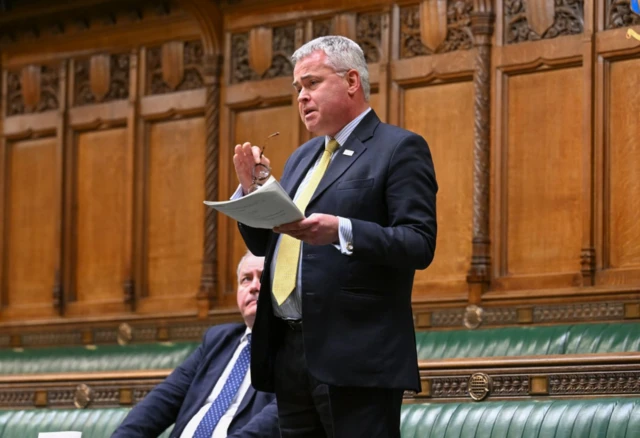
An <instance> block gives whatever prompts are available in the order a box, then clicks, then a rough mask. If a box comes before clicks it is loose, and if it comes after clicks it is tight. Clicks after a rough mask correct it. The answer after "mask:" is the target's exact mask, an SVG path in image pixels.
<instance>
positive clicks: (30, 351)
mask: <svg viewBox="0 0 640 438" xmlns="http://www.w3.org/2000/svg"><path fill="white" fill-rule="evenodd" d="M198 345H199V343H197V342H179V343H154V344H130V345H123V346H121V345H99V346H91V347H52V348H26V349H24V350H22V349H18V350H14V349H4V350H0V374H41V373H63V372H64V373H72V372H91V371H124V370H129V371H130V370H152V369H165V368H166V369H173V368H175V367H177V366H178V365H180V364H181V363H182V362H184V360H185V359H186V358H187V357H188V356H189V354H190V353H191V352H192V351H193V350H195V349H196V348H197V347H198Z"/></svg>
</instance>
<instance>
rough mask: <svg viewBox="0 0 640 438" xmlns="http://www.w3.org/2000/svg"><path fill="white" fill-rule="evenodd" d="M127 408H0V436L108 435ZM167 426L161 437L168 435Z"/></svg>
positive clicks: (88, 437)
mask: <svg viewBox="0 0 640 438" xmlns="http://www.w3.org/2000/svg"><path fill="white" fill-rule="evenodd" d="M128 412H129V408H114V409H86V410H80V409H33V410H17V411H0V437H2V438H37V436H38V433H39V432H62V431H67V430H71V431H77V432H82V438H109V437H110V436H111V434H112V433H113V431H114V430H115V429H116V427H118V425H119V424H120V423H121V422H122V420H124V417H125V416H126V415H127V413H128ZM172 428H173V427H170V428H169V429H167V430H166V431H165V432H164V433H163V434H162V435H160V437H162V438H167V437H169V434H170V433H171V429H172Z"/></svg>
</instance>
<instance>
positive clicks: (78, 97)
mask: <svg viewBox="0 0 640 438" xmlns="http://www.w3.org/2000/svg"><path fill="white" fill-rule="evenodd" d="M107 59H108V61H107ZM129 63H130V58H129V54H127V53H120V54H114V55H107V54H100V55H94V56H92V57H91V58H90V59H86V58H85V59H78V60H76V62H75V73H74V74H75V80H74V88H75V89H74V99H73V103H74V105H75V106H82V105H90V104H94V103H98V102H110V101H113V100H121V99H127V98H128V97H129V71H130V69H129ZM107 70H108V72H107Z"/></svg>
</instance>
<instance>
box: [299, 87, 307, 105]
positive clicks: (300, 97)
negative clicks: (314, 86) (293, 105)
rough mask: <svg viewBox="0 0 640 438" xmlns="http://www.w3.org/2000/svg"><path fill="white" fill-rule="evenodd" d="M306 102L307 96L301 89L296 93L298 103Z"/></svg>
mask: <svg viewBox="0 0 640 438" xmlns="http://www.w3.org/2000/svg"><path fill="white" fill-rule="evenodd" d="M308 100H309V94H308V93H307V92H306V91H305V90H304V88H303V89H302V90H300V93H298V102H306V101H308Z"/></svg>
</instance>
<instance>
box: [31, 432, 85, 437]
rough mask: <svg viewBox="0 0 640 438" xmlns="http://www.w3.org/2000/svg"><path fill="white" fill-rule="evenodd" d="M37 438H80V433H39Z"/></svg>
mask: <svg viewBox="0 0 640 438" xmlns="http://www.w3.org/2000/svg"><path fill="white" fill-rule="evenodd" d="M38 438H82V432H72V431H66V432H40V433H39V434H38Z"/></svg>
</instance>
